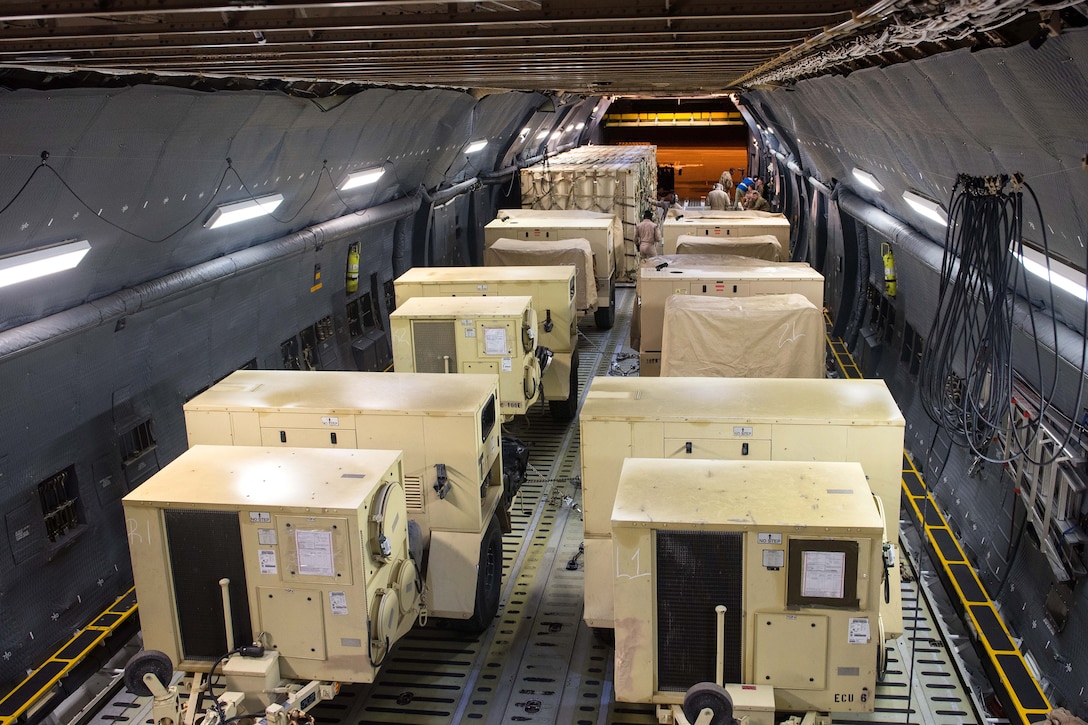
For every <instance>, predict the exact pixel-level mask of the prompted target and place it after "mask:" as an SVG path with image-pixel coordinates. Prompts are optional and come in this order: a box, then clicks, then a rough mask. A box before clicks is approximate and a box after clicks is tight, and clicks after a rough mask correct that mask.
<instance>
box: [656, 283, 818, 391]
mask: <svg viewBox="0 0 1088 725" xmlns="http://www.w3.org/2000/svg"><path fill="white" fill-rule="evenodd" d="M661 376H662V377H731V378H822V377H823V376H824V325H823V316H822V314H821V312H820V310H818V309H817V308H816V306H815V305H813V304H812V303H811V302H809V301H808V300H807V299H805V298H804V297H803V296H802V295H797V294H789V295H761V296H759V297H700V296H693V295H672V296H670V297H669V298H668V299H667V300H666V301H665V324H664V329H663V330H662V341H661Z"/></svg>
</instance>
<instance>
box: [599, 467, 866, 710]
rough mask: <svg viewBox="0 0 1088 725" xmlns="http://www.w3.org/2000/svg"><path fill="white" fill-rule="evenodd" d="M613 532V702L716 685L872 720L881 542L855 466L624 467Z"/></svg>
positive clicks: (788, 706) (675, 695)
mask: <svg viewBox="0 0 1088 725" xmlns="http://www.w3.org/2000/svg"><path fill="white" fill-rule="evenodd" d="M611 528H612V535H613V537H614V539H615V542H616V551H615V557H614V559H613V560H612V562H611V563H612V567H613V568H612V576H611V579H612V583H613V586H614V587H615V599H616V623H617V627H616V672H615V678H614V682H615V687H616V699H617V700H619V701H622V702H656V703H678V702H681V701H682V699H683V696H684V692H685V691H686V690H687V689H688V688H689V687H691V686H692V685H695V684H696V683H699V682H715V681H717V682H718V684H724V683H740V684H746V685H770V686H772V687H773V688H774V700H775V705H776V706H777V707H778V709H779V710H787V711H817V712H872V711H873V706H874V700H875V688H876V678H877V659H878V657H879V655H880V652H881V650H882V648H883V646H884V643H883V638H882V637H881V634H880V613H879V609H880V603H881V602H882V601H883V596H882V593H881V589H882V581H883V572H884V563H883V551H882V543H883V535H884V531H883V521H882V519H881V516H880V512H879V510H878V508H877V504H876V502H875V501H874V499H873V495H872V493H871V492H870V491H869V486H868V485H867V484H866V481H865V474H864V472H863V471H862V469H861V466H860V465H858V464H857V463H813V462H806V463H799V462H781V461H750V462H742V461H705V460H703V461H700V460H683V461H677V460H648V459H642V458H633V459H629V460H627V461H626V462H625V463H624V466H623V471H622V473H621V474H620V479H619V488H618V490H617V492H616V503H615V506H614V508H613V510H612V514H611ZM586 580H587V581H588V580H589V572H588V571H587V572H586Z"/></svg>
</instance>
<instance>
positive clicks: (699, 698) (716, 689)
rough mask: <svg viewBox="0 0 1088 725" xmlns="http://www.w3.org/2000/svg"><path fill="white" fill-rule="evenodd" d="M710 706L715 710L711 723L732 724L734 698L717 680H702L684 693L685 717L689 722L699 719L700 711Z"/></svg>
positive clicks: (719, 724)
mask: <svg viewBox="0 0 1088 725" xmlns="http://www.w3.org/2000/svg"><path fill="white" fill-rule="evenodd" d="M708 707H709V708H710V709H711V710H712V711H713V712H714V716H713V717H712V718H711V719H710V725H732V723H733V698H731V697H730V696H729V693H728V692H726V691H725V688H724V687H722V686H721V685H719V684H717V683H715V682H700V683H699V684H697V685H692V686H691V687H689V688H688V691H687V692H686V693H684V705H683V709H684V717H686V718H687V719H688V722H695V721H696V720H698V719H699V713H701V712H702V711H703V710H704V709H705V708H708Z"/></svg>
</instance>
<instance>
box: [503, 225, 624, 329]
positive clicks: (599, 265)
mask: <svg viewBox="0 0 1088 725" xmlns="http://www.w3.org/2000/svg"><path fill="white" fill-rule="evenodd" d="M499 239H514V240H517V241H519V242H556V241H566V240H569V239H584V240H586V241H587V242H589V248H590V250H591V251H592V252H593V267H592V270H593V271H592V274H593V275H594V281H595V284H594V285H593V286H592V287H587V288H586V294H587V295H589V296H592V297H595V304H586V305H582V304H579V309H580V310H584V311H588V312H593V321H594V322H595V323H596V325H597V327H599V328H601V329H608V328H611V327H612V322H613V321H614V320H615V316H616V313H615V309H614V307H613V306H614V304H615V302H616V274H617V264H622V260H623V224H622V223H621V222H620V219H619V217H618V216H616V215H615V214H613V213H611V212H610V211H609V212H597V211H585V210H582V209H573V208H572V209H500V210H499V211H498V213H497V214H496V215H495V219H494V220H493V221H490V222H488V223H487V225H486V226H485V227H484V246H485V248H490V247H491V245H493V244H494V243H495V242H496V241H498V240H499ZM485 254H486V252H485ZM591 303H592V300H591Z"/></svg>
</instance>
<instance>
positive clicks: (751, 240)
mask: <svg viewBox="0 0 1088 725" xmlns="http://www.w3.org/2000/svg"><path fill="white" fill-rule="evenodd" d="M676 253H677V254H730V255H738V256H743V257H752V258H755V259H766V260H768V261H770V262H783V261H785V259H784V258H783V257H782V244H781V243H780V242H779V241H778V239H777V238H776V237H774V236H773V235H771V234H760V235H757V236H753V237H697V236H694V235H690V234H682V235H680V237H679V238H678V239H677V240H676Z"/></svg>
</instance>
